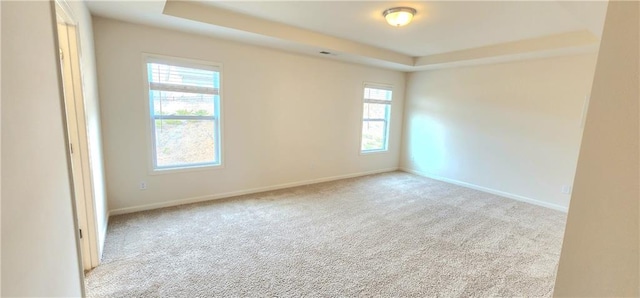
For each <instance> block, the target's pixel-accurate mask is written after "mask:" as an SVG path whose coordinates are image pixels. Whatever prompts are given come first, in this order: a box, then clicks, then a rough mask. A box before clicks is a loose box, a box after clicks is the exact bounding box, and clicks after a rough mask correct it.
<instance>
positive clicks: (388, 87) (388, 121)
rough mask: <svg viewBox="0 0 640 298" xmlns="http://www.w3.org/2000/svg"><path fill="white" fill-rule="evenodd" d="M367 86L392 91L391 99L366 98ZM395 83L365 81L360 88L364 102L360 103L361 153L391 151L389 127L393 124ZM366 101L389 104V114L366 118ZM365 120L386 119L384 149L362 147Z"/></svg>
mask: <svg viewBox="0 0 640 298" xmlns="http://www.w3.org/2000/svg"><path fill="white" fill-rule="evenodd" d="M366 88H370V89H381V90H388V91H391V100H377V99H370V98H365V97H364V94H365V92H364V91H365V89H366ZM393 95H394V92H393V85H389V84H382V83H372V82H364V83H363V84H362V89H361V90H360V96H362V104H361V105H360V107H361V110H360V117H361V118H360V142H358V148H359V151H360V154H361V155H366V154H372V153H384V152H388V151H389V127H390V126H391V109H392V107H393ZM366 103H377V104H386V105H388V106H389V109H388V110H387V115H386V117H385V119H369V120H368V119H365V117H364V105H365V104H366ZM365 121H384V122H385V129H384V146H383V148H382V149H369V150H363V149H362V137H363V129H364V125H365V124H364V123H365Z"/></svg>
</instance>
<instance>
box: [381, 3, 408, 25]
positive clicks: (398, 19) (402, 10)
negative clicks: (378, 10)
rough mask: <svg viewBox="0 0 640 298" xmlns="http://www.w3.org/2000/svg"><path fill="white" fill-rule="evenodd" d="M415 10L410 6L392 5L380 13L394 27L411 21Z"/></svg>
mask: <svg viewBox="0 0 640 298" xmlns="http://www.w3.org/2000/svg"><path fill="white" fill-rule="evenodd" d="M415 14H416V10H415V9H413V8H411V7H394V8H389V9H387V10H385V11H384V12H383V13H382V15H383V16H384V18H385V19H386V20H387V23H389V25H391V26H394V27H400V26H404V25H406V24H409V22H411V19H413V16H414V15H415Z"/></svg>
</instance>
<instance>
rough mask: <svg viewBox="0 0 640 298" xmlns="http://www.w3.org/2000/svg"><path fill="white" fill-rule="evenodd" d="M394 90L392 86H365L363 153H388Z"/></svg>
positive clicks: (361, 147)
mask: <svg viewBox="0 0 640 298" xmlns="http://www.w3.org/2000/svg"><path fill="white" fill-rule="evenodd" d="M392 97H393V90H392V88H391V87H390V86H383V85H372V84H365V85H364V107H363V115H362V142H361V145H360V151H361V152H362V153H368V152H376V151H386V150H387V139H388V134H389V117H390V112H391V99H392Z"/></svg>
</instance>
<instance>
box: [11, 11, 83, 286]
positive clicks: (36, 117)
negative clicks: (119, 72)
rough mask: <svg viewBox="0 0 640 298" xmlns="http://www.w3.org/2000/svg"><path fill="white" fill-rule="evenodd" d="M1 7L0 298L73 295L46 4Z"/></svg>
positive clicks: (74, 260)
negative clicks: (0, 154)
mask: <svg viewBox="0 0 640 298" xmlns="http://www.w3.org/2000/svg"><path fill="white" fill-rule="evenodd" d="M1 5H2V18H1V19H2V20H1V22H2V78H3V80H2V156H1V158H2V173H3V174H4V175H2V186H3V187H2V296H3V297H14V296H31V297H44V296H47V297H48V296H65V297H73V296H80V295H81V294H82V277H81V266H80V263H79V258H78V246H77V241H76V225H75V224H74V220H73V218H74V216H73V203H72V199H71V187H70V178H69V177H70V176H69V167H68V162H67V153H66V136H65V128H64V125H63V112H62V95H61V87H60V86H61V84H60V81H59V68H58V65H57V60H58V49H57V47H56V37H55V33H54V28H55V25H54V24H55V23H54V21H55V19H54V18H55V15H54V8H53V3H52V2H43V1H37V2H9V1H2V4H1Z"/></svg>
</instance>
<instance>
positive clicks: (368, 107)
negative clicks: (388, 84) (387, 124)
mask: <svg viewBox="0 0 640 298" xmlns="http://www.w3.org/2000/svg"><path fill="white" fill-rule="evenodd" d="M388 108H389V105H386V104H380V103H365V104H364V111H363V112H364V115H363V119H386V117H387V109H388Z"/></svg>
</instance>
